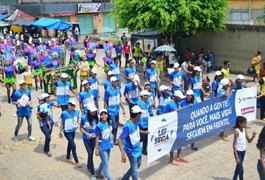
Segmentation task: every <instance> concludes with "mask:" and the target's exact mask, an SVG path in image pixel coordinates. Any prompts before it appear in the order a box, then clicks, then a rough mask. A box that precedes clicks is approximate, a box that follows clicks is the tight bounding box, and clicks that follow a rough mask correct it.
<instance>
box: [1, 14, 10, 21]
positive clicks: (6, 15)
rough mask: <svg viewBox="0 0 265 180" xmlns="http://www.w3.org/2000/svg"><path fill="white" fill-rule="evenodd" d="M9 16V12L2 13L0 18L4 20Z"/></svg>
mask: <svg viewBox="0 0 265 180" xmlns="http://www.w3.org/2000/svg"><path fill="white" fill-rule="evenodd" d="M9 16H10V15H9V14H0V20H3V19H5V18H7V17H9Z"/></svg>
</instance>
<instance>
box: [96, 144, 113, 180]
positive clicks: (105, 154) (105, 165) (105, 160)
mask: <svg viewBox="0 0 265 180" xmlns="http://www.w3.org/2000/svg"><path fill="white" fill-rule="evenodd" d="M99 156H100V159H101V163H100V164H99V166H98V170H97V174H101V171H102V169H103V172H104V175H105V178H106V179H107V180H111V177H110V172H109V156H110V149H109V150H105V151H101V150H99Z"/></svg>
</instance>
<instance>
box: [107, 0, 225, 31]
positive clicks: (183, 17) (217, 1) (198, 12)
mask: <svg viewBox="0 0 265 180" xmlns="http://www.w3.org/2000/svg"><path fill="white" fill-rule="evenodd" d="M114 3H115V7H114V9H113V12H112V15H113V16H114V18H115V19H116V22H117V23H118V25H119V27H128V29H129V30H130V31H138V30H142V29H150V30H156V31H159V32H161V33H166V34H172V33H178V32H183V33H186V34H195V33H197V32H199V31H208V30H214V31H216V30H220V29H223V28H224V27H225V25H224V21H225V16H226V13H227V0H114Z"/></svg>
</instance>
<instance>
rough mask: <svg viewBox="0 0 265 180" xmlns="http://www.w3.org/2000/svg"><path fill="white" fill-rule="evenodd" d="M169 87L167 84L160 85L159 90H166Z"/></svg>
mask: <svg viewBox="0 0 265 180" xmlns="http://www.w3.org/2000/svg"><path fill="white" fill-rule="evenodd" d="M168 88H169V87H168V86H166V85H161V86H160V87H159V90H160V91H164V90H166V89H168Z"/></svg>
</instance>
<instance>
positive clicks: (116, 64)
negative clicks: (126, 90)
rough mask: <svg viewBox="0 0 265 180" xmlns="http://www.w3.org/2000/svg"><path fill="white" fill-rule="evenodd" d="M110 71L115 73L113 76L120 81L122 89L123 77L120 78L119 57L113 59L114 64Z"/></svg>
mask: <svg viewBox="0 0 265 180" xmlns="http://www.w3.org/2000/svg"><path fill="white" fill-rule="evenodd" d="M109 70H110V71H112V72H113V75H114V76H116V78H117V79H118V81H119V87H121V77H120V69H119V59H118V58H117V57H115V58H113V63H112V64H111V65H110V66H109Z"/></svg>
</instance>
